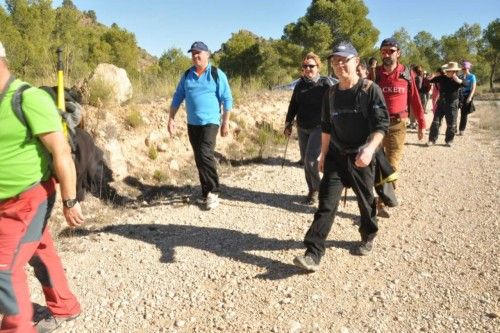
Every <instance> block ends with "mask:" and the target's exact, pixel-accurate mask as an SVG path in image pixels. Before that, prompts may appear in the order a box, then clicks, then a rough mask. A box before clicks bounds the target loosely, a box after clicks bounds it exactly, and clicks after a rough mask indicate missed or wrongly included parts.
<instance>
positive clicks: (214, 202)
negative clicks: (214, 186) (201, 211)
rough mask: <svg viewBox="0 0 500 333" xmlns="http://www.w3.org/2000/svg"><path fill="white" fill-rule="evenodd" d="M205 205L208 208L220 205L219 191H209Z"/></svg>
mask: <svg viewBox="0 0 500 333" xmlns="http://www.w3.org/2000/svg"><path fill="white" fill-rule="evenodd" d="M205 205H206V208H207V209H208V210H210V209H214V208H215V207H217V206H218V205H219V195H218V194H217V193H212V192H209V193H208V195H207V199H206V201H205Z"/></svg>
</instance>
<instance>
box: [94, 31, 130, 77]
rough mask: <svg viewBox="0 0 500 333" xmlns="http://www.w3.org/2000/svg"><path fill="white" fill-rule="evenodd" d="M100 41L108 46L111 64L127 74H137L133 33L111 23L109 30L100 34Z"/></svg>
mask: <svg viewBox="0 0 500 333" xmlns="http://www.w3.org/2000/svg"><path fill="white" fill-rule="evenodd" d="M101 40H102V41H103V42H106V43H107V44H109V45H110V47H111V49H110V55H111V61H112V62H113V64H115V65H116V66H118V67H122V68H124V69H125V70H126V71H127V72H128V73H129V74H132V75H135V74H137V73H138V61H139V49H138V48H137V42H136V40H135V35H134V34H133V33H131V32H128V31H127V30H125V29H122V28H120V27H119V26H118V25H117V24H116V23H113V24H112V25H111V28H110V29H107V30H106V31H105V32H104V33H103V34H102V36H101Z"/></svg>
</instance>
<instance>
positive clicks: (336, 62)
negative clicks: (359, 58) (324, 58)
mask: <svg viewBox="0 0 500 333" xmlns="http://www.w3.org/2000/svg"><path fill="white" fill-rule="evenodd" d="M353 58H354V57H352V56H351V57H349V58H347V59H346V58H344V59H333V58H332V61H331V64H332V65H333V66H338V65H340V64H343V65H345V64H347V63H348V62H349V61H350V60H351V59H353Z"/></svg>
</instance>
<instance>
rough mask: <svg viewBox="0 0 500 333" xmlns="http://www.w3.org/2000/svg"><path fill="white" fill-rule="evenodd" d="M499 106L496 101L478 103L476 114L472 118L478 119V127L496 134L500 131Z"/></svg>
mask: <svg viewBox="0 0 500 333" xmlns="http://www.w3.org/2000/svg"><path fill="white" fill-rule="evenodd" d="M498 108H499V104H498V102H496V101H489V102H481V103H476V112H475V113H472V114H471V117H474V118H478V119H479V121H478V122H477V126H478V127H479V128H480V129H482V130H487V131H491V132H492V133H494V134H496V133H498V131H499V130H500V117H499V116H500V113H499V111H498Z"/></svg>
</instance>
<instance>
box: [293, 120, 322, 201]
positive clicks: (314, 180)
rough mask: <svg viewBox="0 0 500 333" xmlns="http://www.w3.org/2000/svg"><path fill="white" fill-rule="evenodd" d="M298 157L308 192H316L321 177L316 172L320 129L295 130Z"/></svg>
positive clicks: (319, 147)
mask: <svg viewBox="0 0 500 333" xmlns="http://www.w3.org/2000/svg"><path fill="white" fill-rule="evenodd" d="M297 133H298V136H299V148H300V157H301V159H302V160H303V161H304V172H305V176H306V182H307V188H308V189H309V192H311V191H318V190H319V184H320V182H321V177H320V175H319V171H318V157H319V154H320V153H321V127H320V126H318V127H314V128H300V127H298V128H297Z"/></svg>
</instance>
